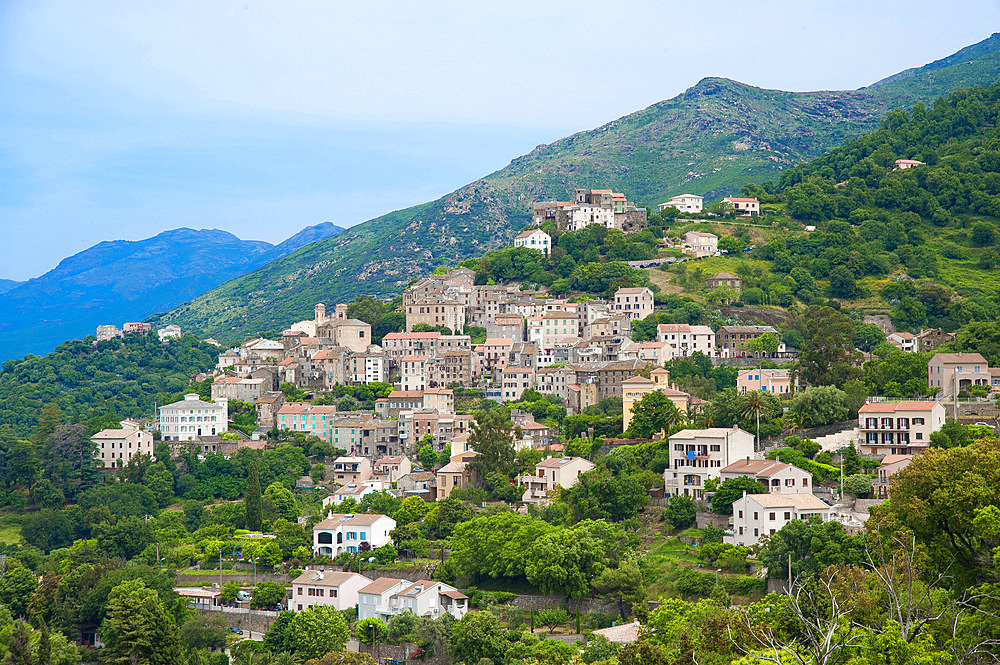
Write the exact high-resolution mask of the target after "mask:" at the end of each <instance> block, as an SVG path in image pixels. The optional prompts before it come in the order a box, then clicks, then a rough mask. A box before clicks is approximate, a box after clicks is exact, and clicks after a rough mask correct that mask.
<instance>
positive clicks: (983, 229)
mask: <svg viewBox="0 0 1000 665" xmlns="http://www.w3.org/2000/svg"><path fill="white" fill-rule="evenodd" d="M971 237H972V244H973V245H976V246H977V247H986V246H987V245H992V244H994V243H996V237H997V234H996V231H995V230H994V229H993V227H992V226H991V225H989V224H987V223H986V222H977V223H976V224H973V225H972V234H971Z"/></svg>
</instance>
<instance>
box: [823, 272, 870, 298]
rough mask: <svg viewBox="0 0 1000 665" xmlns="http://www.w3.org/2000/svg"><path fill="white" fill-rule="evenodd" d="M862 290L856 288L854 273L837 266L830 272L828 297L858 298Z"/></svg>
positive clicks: (862, 293) (861, 294) (858, 287)
mask: <svg viewBox="0 0 1000 665" xmlns="http://www.w3.org/2000/svg"><path fill="white" fill-rule="evenodd" d="M864 293H865V292H864V290H863V289H862V288H861V287H860V286H858V282H857V278H856V277H855V276H854V273H852V272H851V271H850V269H849V268H847V267H846V266H837V267H836V268H834V269H833V270H831V271H830V296H832V297H834V298H846V299H852V298H860V297H861V296H863V295H864Z"/></svg>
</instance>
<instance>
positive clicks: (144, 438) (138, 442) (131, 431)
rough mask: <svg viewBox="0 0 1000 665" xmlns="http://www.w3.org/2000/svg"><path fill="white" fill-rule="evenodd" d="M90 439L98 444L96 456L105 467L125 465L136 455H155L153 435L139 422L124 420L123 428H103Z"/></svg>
mask: <svg viewBox="0 0 1000 665" xmlns="http://www.w3.org/2000/svg"><path fill="white" fill-rule="evenodd" d="M90 440H91V441H93V442H94V445H95V446H97V455H96V457H97V458H98V459H100V460H101V465H102V466H104V468H105V469H111V468H114V467H121V466H125V465H126V464H128V463H129V460H131V459H132V457H134V456H135V455H149V456H150V457H152V456H153V435H152V433H151V432H144V431H142V429H141V428H140V427H139V425H138V424H137V423H134V422H132V421H130V420H125V421H122V423H121V429H102V430H101V431H100V432H97V433H96V434H94V435H93V436H92V437H90Z"/></svg>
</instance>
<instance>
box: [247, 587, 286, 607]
mask: <svg viewBox="0 0 1000 665" xmlns="http://www.w3.org/2000/svg"><path fill="white" fill-rule="evenodd" d="M284 600H285V586H284V585H283V584H282V583H281V582H261V583H260V584H258V585H257V586H256V587H254V590H253V594H252V595H251V596H250V603H251V604H252V605H253V606H254V607H273V606H275V605H281V604H282V603H283V602H284Z"/></svg>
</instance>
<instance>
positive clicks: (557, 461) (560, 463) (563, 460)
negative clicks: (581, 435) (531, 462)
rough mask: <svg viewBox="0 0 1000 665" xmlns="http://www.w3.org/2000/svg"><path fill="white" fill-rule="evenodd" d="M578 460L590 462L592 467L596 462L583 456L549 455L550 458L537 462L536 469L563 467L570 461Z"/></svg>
mask: <svg viewBox="0 0 1000 665" xmlns="http://www.w3.org/2000/svg"><path fill="white" fill-rule="evenodd" d="M576 460H583V461H584V462H586V463H587V464H589V465H590V467H591V468H593V467H594V463H593V462H591V461H589V460H585V459H583V458H582V457H549V458H548V459H544V460H542V461H541V462H539V463H538V464H536V465H535V468H536V469H537V468H542V469H561V468H562V467H564V466H566V465H567V464H569V463H570V462H574V461H576Z"/></svg>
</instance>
